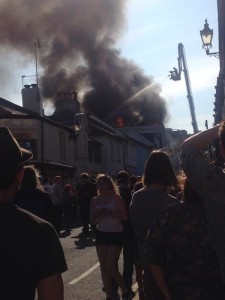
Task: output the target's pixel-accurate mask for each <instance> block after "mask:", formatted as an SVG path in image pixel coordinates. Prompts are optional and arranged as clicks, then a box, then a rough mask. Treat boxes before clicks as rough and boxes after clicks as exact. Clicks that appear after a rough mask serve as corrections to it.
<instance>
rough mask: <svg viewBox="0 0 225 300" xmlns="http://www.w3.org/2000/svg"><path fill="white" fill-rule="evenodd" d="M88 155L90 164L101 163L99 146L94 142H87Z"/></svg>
mask: <svg viewBox="0 0 225 300" xmlns="http://www.w3.org/2000/svg"><path fill="white" fill-rule="evenodd" d="M88 155H89V161H90V162H95V163H101V162H102V158H101V144H100V143H98V142H96V141H93V140H89V141H88Z"/></svg>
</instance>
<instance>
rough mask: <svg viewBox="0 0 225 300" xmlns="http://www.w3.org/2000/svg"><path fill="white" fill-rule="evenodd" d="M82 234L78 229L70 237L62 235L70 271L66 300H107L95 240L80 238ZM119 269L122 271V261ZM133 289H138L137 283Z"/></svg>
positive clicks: (64, 278) (66, 282)
mask: <svg viewBox="0 0 225 300" xmlns="http://www.w3.org/2000/svg"><path fill="white" fill-rule="evenodd" d="M80 232H81V228H80V227H78V228H74V229H72V231H71V233H70V235H66V234H64V232H61V234H60V241H61V244H62V246H63V249H64V253H65V256H66V261H67V265H68V271H67V272H65V273H64V274H63V280H64V290H65V300H71V299H75V300H90V299H92V300H105V299H106V295H105V293H104V292H103V291H102V287H103V284H102V280H101V274H100V267H99V262H98V258H97V255H96V250H95V246H94V239H93V237H91V236H90V237H89V238H84V237H82V238H80V237H79V234H80ZM119 267H120V269H121V260H120V263H119ZM133 289H134V291H135V290H136V289H137V286H136V284H135V283H134V285H133ZM133 299H135V300H137V299H138V297H137V296H136V297H135V298H133Z"/></svg>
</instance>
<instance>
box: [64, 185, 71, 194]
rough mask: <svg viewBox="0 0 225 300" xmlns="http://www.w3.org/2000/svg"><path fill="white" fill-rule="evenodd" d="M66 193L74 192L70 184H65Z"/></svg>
mask: <svg viewBox="0 0 225 300" xmlns="http://www.w3.org/2000/svg"><path fill="white" fill-rule="evenodd" d="M64 191H66V192H71V191H72V188H71V185H70V184H65V186H64Z"/></svg>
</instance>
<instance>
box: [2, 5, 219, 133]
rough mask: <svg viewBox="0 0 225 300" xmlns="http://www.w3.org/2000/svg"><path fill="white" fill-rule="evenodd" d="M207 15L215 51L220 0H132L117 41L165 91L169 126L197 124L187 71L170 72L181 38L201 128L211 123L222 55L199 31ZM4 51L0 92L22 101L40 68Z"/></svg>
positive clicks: (124, 54) (176, 127)
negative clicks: (176, 75)
mask: <svg viewBox="0 0 225 300" xmlns="http://www.w3.org/2000/svg"><path fill="white" fill-rule="evenodd" d="M105 1H113V0H105ZM205 18H207V19H208V23H209V26H210V28H213V29H214V38H213V48H212V49H211V51H212V52H216V51H218V36H217V32H218V22H217V20H218V17H217V1H216V0H207V1H205V0H204V1H203V0H198V1H196V0H186V1H181V0H180V1H178V0H173V1H171V0H170V1H169V0H127V14H126V26H125V29H124V31H123V32H122V34H121V36H120V38H119V40H118V42H117V47H118V48H120V49H121V55H122V56H124V57H125V58H128V59H131V60H133V61H134V62H135V63H136V64H137V65H138V66H139V67H141V68H142V69H143V71H144V73H145V74H146V75H149V76H153V77H154V80H155V81H156V82H158V83H159V84H160V85H161V88H162V92H161V95H162V96H163V97H164V98H165V99H166V102H167V106H168V112H169V116H170V118H169V120H168V123H166V124H165V126H166V127H170V128H173V129H186V130H187V131H188V132H189V133H192V132H193V128H192V125H191V115H190V109H189V104H188V100H187V91H186V85H185V80H184V74H183V73H182V79H181V80H180V81H176V82H174V81H172V80H169V78H168V77H167V76H168V75H169V71H170V70H172V69H173V67H177V57H178V44H179V43H182V44H183V45H184V48H185V52H186V59H187V65H188V69H189V76H190V82H191V87H192V93H193V99H194V103H195V112H196V119H197V123H198V128H199V130H204V129H205V120H208V123H209V126H212V124H213V108H214V106H213V102H214V101H215V97H214V94H215V85H216V79H217V76H218V72H219V60H218V59H217V58H215V57H209V56H207V55H206V54H205V50H203V49H202V44H201V38H200V34H199V30H200V29H203V26H204V22H205ZM31 47H32V46H31ZM4 51H5V53H4ZM0 54H1V57H6V59H5V60H2V62H0V67H1V72H2V74H3V75H2V78H1V80H2V82H1V97H3V98H5V99H7V100H9V101H12V102H15V103H17V104H19V105H21V104H22V100H21V93H20V91H21V88H22V78H21V76H22V75H24V74H25V75H33V74H34V73H35V60H34V59H33V62H32V61H30V57H29V58H26V57H24V56H23V53H22V54H20V55H18V53H17V52H15V51H11V52H10V53H7V50H5V49H4V48H3V49H1V53H0ZM12 66H13V68H12ZM7 69H8V70H10V74H9V71H7ZM12 69H13V70H12ZM9 78H10V79H9ZM4 80H5V82H4ZM32 80H33V79H32ZM9 81H10V84H11V82H12V84H11V85H10V84H9ZM33 81H34V80H33ZM9 86H10V88H9Z"/></svg>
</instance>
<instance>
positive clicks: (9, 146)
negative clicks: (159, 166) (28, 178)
mask: <svg viewBox="0 0 225 300" xmlns="http://www.w3.org/2000/svg"><path fill="white" fill-rule="evenodd" d="M32 157H33V155H32V153H31V152H30V151H28V150H26V149H24V148H21V147H20V146H19V144H18V143H17V141H16V139H15V138H14V137H13V135H12V133H11V132H10V130H9V129H8V128H7V127H0V188H1V189H7V188H9V187H10V186H11V185H12V184H13V182H14V180H15V178H16V174H17V172H18V170H19V168H21V167H22V166H23V165H24V164H25V163H27V162H28V161H29V160H30V159H31V158H32Z"/></svg>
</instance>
